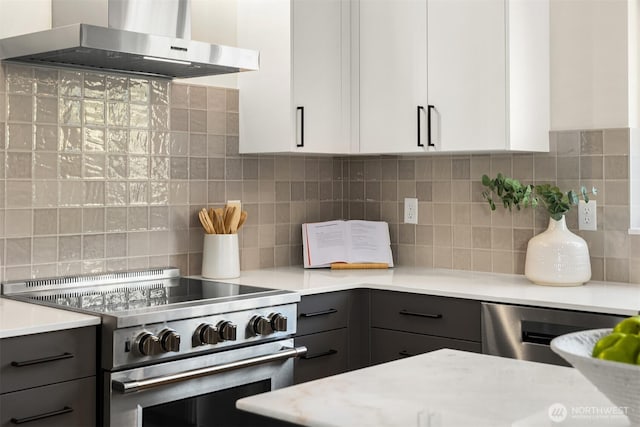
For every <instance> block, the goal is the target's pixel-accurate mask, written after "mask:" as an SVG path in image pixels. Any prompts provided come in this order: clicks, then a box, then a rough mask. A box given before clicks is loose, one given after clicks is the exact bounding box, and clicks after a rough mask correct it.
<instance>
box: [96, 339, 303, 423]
mask: <svg viewBox="0 0 640 427" xmlns="http://www.w3.org/2000/svg"><path fill="white" fill-rule="evenodd" d="M306 351H307V350H306V348H305V347H298V348H294V347H293V340H292V339H288V340H280V341H275V342H270V343H265V344H259V345H254V346H250V347H244V348H238V349H232V350H228V351H223V352H219V353H212V354H207V355H202V356H196V357H191V358H188V359H182V360H177V361H173V362H165V363H160V364H156V365H151V366H145V367H141V368H135V369H130V370H126V371H121V372H107V373H105V383H104V384H105V396H104V405H105V406H104V425H105V426H137V427H156V426H199V427H200V426H201V427H208V426H219V425H221V426H222V425H223V426H234V425H255V424H256V420H255V418H252V417H254V415H252V414H249V413H245V412H242V411H239V410H237V409H236V408H235V402H236V400H238V399H240V398H242V397H245V396H250V395H254V394H258V393H262V392H267V391H271V390H275V389H278V388H281V387H286V386H288V385H291V384H293V359H294V358H295V357H299V356H302V355H304V354H305V353H306ZM252 420H253V421H252Z"/></svg>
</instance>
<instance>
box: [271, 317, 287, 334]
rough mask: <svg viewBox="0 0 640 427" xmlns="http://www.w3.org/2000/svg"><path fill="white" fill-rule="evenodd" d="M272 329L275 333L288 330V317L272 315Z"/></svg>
mask: <svg viewBox="0 0 640 427" xmlns="http://www.w3.org/2000/svg"><path fill="white" fill-rule="evenodd" d="M269 320H270V321H271V327H272V328H273V330H274V331H275V332H283V331H286V330H287V316H285V315H283V314H281V313H271V314H270V315H269Z"/></svg>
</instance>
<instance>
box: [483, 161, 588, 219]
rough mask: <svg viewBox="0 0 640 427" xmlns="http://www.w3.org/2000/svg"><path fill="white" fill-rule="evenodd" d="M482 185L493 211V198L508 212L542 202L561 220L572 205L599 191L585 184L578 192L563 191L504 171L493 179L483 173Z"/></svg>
mask: <svg viewBox="0 0 640 427" xmlns="http://www.w3.org/2000/svg"><path fill="white" fill-rule="evenodd" d="M482 185H483V186H484V187H485V190H484V191H483V192H482V197H483V198H484V199H485V200H486V201H487V202H488V203H489V206H490V207H491V210H492V211H494V210H496V204H495V202H494V198H497V199H499V200H500V201H501V202H502V205H503V206H504V207H505V208H507V209H509V211H511V210H512V209H513V208H515V209H516V210H520V209H521V208H523V207H527V206H531V207H533V208H535V207H537V206H538V204H541V205H542V206H543V207H544V208H545V209H546V210H547V212H549V216H551V218H553V219H555V220H556V221H558V220H560V219H561V218H562V216H563V215H564V214H565V213H566V212H568V211H569V210H570V209H571V206H574V205H577V204H578V203H579V202H580V197H581V196H582V199H583V200H584V201H585V202H587V203H588V202H589V196H590V195H596V194H597V193H598V190H597V189H596V187H592V188H591V190H590V191H588V190H587V188H586V187H585V186H581V187H580V192H579V193H578V192H575V191H573V190H569V191H567V192H562V191H561V190H560V189H559V188H558V187H557V186H555V185H551V184H538V185H535V186H534V185H532V184H527V185H524V184H522V183H521V182H520V181H518V180H517V179H515V178H508V177H505V176H504V175H502V174H501V173H498V175H497V176H496V177H495V178H494V179H491V178H489V177H488V176H487V175H482Z"/></svg>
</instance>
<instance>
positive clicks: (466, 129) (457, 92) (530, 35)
mask: <svg viewBox="0 0 640 427" xmlns="http://www.w3.org/2000/svg"><path fill="white" fill-rule="evenodd" d="M358 3H359V6H357V7H359V12H358V17H359V27H360V28H359V30H358V31H357V33H356V34H357V35H358V38H359V40H358V42H357V43H356V44H357V46H358V48H359V53H360V61H359V67H360V70H359V75H358V76H357V77H358V79H359V92H360V93H359V94H358V97H357V99H358V107H357V108H358V110H359V138H358V139H359V148H360V150H359V151H360V153H420V152H432V151H433V152H482V151H504V150H507V151H547V150H548V149H549V136H548V132H549V5H548V1H547V0H507V1H504V0H411V1H404V0H402V1H398V0H360V1H359V2H358ZM377 47H379V48H380V49H379V50H377V51H376V48H377ZM425 57H426V59H425ZM425 63H426V65H425ZM421 145H422V146H421Z"/></svg>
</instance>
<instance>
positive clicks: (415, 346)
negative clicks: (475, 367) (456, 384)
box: [371, 328, 482, 365]
mask: <svg viewBox="0 0 640 427" xmlns="http://www.w3.org/2000/svg"><path fill="white" fill-rule="evenodd" d="M442 348H451V349H454V350H462V351H471V352H474V353H481V352H482V345H481V344H480V343H479V342H473V341H463V340H457V339H452V338H442V337H434V336H430V335H420V334H412V333H410V332H400V331H389V330H386V329H378V328H372V329H371V364H373V365H375V364H378V363H384V362H390V361H392V360H396V359H401V358H403V357H410V356H415V355H417V354H422V353H427V352H429V351H435V350H440V349H442Z"/></svg>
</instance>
